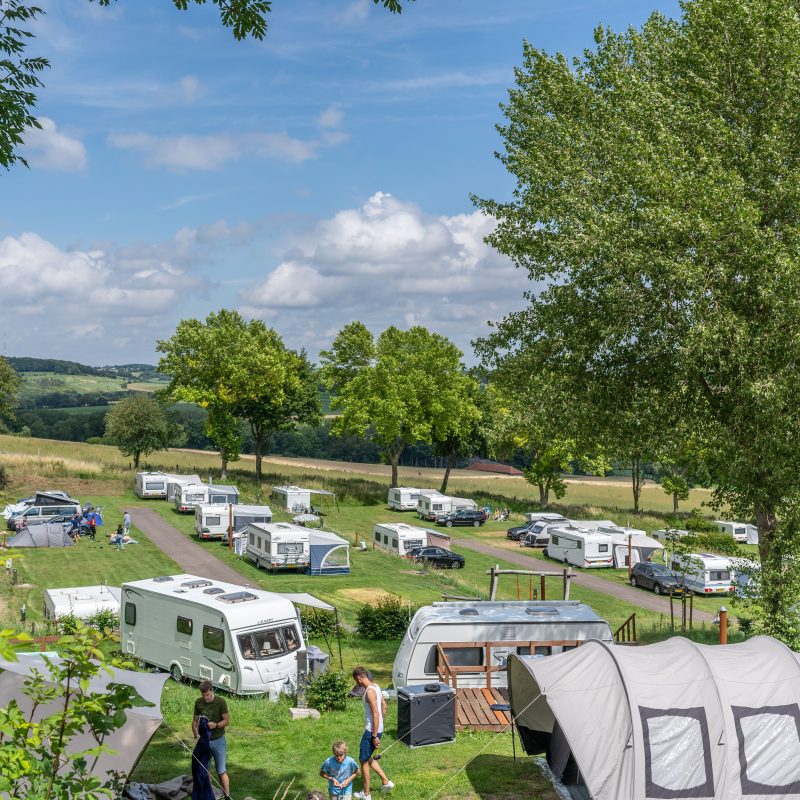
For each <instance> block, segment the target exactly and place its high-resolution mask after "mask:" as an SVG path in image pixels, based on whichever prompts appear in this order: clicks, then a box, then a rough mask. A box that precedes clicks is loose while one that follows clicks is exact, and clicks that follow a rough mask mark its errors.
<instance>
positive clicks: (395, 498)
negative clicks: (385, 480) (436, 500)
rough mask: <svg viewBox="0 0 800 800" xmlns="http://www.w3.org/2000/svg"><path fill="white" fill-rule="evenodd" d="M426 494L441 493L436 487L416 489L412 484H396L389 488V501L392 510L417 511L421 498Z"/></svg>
mask: <svg viewBox="0 0 800 800" xmlns="http://www.w3.org/2000/svg"><path fill="white" fill-rule="evenodd" d="M426 494H439V492H437V491H436V490H435V489H415V488H413V487H411V486H395V487H394V488H393V489H389V495H388V498H387V502H388V504H389V508H391V509H392V511H416V510H417V505H418V503H419V498H420V497H421V496H422V495H426Z"/></svg>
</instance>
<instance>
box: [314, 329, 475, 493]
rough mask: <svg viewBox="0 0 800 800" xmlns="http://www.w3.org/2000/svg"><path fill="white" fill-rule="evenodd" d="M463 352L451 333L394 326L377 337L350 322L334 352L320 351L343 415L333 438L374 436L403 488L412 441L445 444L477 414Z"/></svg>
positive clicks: (334, 402)
mask: <svg viewBox="0 0 800 800" xmlns="http://www.w3.org/2000/svg"><path fill="white" fill-rule="evenodd" d="M461 356H462V353H461V351H460V350H459V349H458V348H457V347H456V346H455V345H454V344H453V343H452V342H450V341H449V340H448V339H446V338H445V337H444V336H440V335H439V334H436V333H431V332H430V331H428V330H427V329H425V328H423V327H420V326H415V327H413V328H410V329H409V330H407V331H401V330H399V329H398V328H395V327H394V326H392V327H390V328H387V329H386V330H385V331H383V333H381V335H380V336H379V337H378V339H377V340H375V339H373V336H372V334H371V333H370V332H369V331H368V330H367V328H366V326H365V325H364V324H363V323H361V322H351V323H350V324H349V325H345V327H344V328H342V330H341V331H339V333H338V334H337V335H336V338H335V339H334V340H333V344H332V345H331V349H330V350H328V351H323V352H322V353H320V358H321V360H322V370H321V375H322V380H323V383H324V385H325V387H326V388H327V389H328V390H329V391H330V392H331V393H332V395H333V398H332V400H331V408H333V409H336V410H340V411H341V414H340V415H339V416H337V417H336V419H335V420H334V422H333V431H334V433H337V434H341V433H345V432H346V433H354V434H357V435H364V434H366V433H367V431H370V432H371V436H372V438H373V440H374V441H375V442H377V443H378V445H379V446H380V448H381V452H382V454H383V456H384V459H385V460H386V462H387V463H388V464H390V465H391V467H392V479H391V485H392V486H397V485H398V479H397V470H398V464H399V463H400V456H401V455H402V454H403V450H404V449H405V447H406V445H408V444H416V443H418V442H426V443H431V442H432V441H433V439H434V435H435V431H437V430H438V431H439V436H440V437H441V439H442V440H444V439H445V438H446V437H447V436H448V435H450V433H454V432H457V431H458V430H459V425H463V424H464V420H465V419H467V418H468V417H469V416H470V415H469V414H468V413H466V412H465V398H464V396H463V394H462V393H463V392H465V391H467V392H468V391H469V388H468V387H469V386H470V385H471V384H470V381H471V380H472V379H468V378H467V376H465V374H464V368H463V365H462V364H461Z"/></svg>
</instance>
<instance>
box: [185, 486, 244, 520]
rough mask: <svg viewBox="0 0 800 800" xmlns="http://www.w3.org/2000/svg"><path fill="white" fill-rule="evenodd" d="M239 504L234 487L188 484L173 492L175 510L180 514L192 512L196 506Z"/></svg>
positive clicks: (237, 494)
mask: <svg viewBox="0 0 800 800" xmlns="http://www.w3.org/2000/svg"><path fill="white" fill-rule="evenodd" d="M238 502H239V490H238V489H237V488H236V487H235V486H214V485H213V484H209V483H190V484H187V485H185V486H178V487H177V489H176V490H175V500H174V503H175V509H176V511H180V512H181V513H186V512H187V511H194V509H195V507H196V506H199V505H203V504H207V505H220V504H226V505H227V504H231V503H232V504H234V505H236V504H237V503H238Z"/></svg>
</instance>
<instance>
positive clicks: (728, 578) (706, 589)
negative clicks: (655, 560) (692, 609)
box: [670, 553, 736, 594]
mask: <svg viewBox="0 0 800 800" xmlns="http://www.w3.org/2000/svg"><path fill="white" fill-rule="evenodd" d="M670 569H671V570H672V571H673V572H674V573H676V574H677V575H679V576H681V577H682V578H683V582H684V583H685V584H686V588H687V589H688V590H689V591H691V592H694V593H695V594H730V593H731V592H733V591H734V588H735V585H736V575H735V574H734V571H733V569H732V565H731V560H730V559H729V558H723V557H722V556H717V555H714V554H713V553H686V554H681V553H673V555H672V560H671V561H670Z"/></svg>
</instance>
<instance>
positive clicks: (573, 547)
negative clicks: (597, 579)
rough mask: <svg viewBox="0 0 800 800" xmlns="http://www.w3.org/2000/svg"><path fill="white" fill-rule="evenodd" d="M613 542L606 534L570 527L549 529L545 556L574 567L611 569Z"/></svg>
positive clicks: (612, 563)
mask: <svg viewBox="0 0 800 800" xmlns="http://www.w3.org/2000/svg"><path fill="white" fill-rule="evenodd" d="M613 544H614V543H613V541H612V540H611V537H610V536H609V535H608V534H606V533H598V532H597V531H594V530H587V529H586V528H576V527H573V526H572V525H570V526H567V527H561V528H550V541H549V542H548V543H547V546H546V547H545V550H544V552H545V555H546V556H547V557H548V558H554V559H555V560H556V561H563V562H564V563H565V564H573V565H574V566H576V567H612V566H613V565H614V553H613V551H612V547H613Z"/></svg>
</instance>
